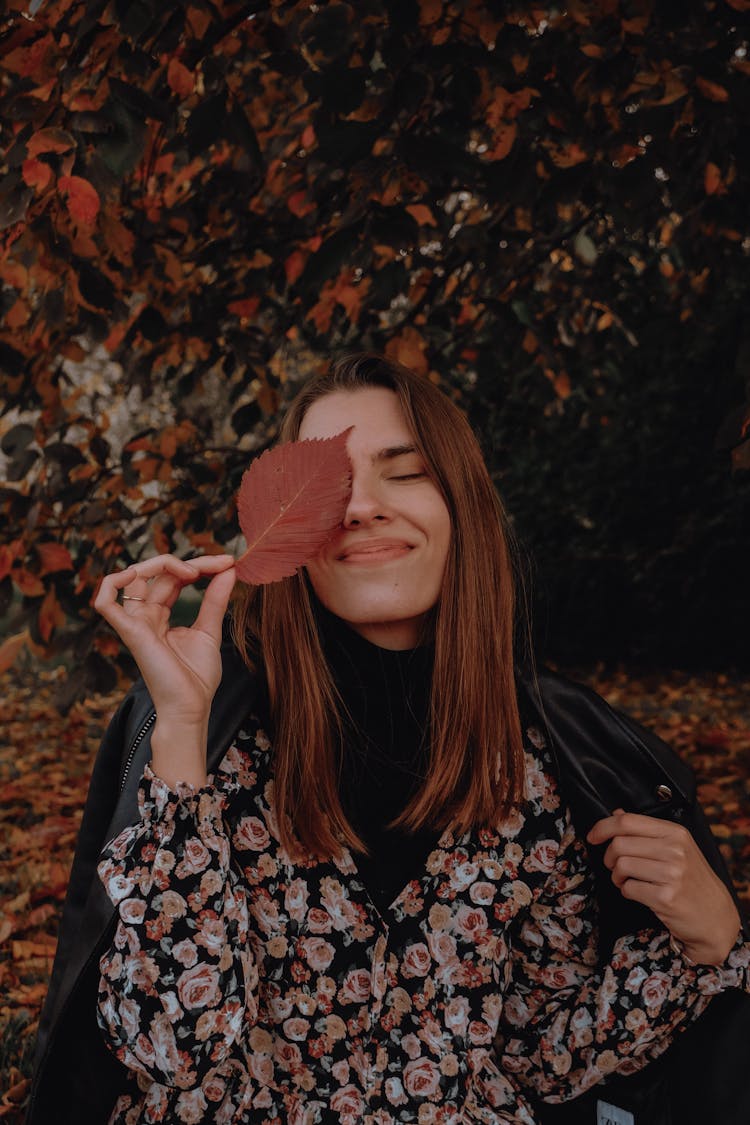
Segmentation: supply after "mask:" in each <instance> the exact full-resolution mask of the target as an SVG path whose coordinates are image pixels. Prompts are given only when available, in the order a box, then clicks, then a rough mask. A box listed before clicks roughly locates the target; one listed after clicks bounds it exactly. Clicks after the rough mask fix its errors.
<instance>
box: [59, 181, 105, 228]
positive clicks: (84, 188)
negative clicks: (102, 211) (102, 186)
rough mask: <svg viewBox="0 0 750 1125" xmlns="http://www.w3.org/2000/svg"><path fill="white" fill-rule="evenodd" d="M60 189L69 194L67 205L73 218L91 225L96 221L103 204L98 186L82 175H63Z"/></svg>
mask: <svg viewBox="0 0 750 1125" xmlns="http://www.w3.org/2000/svg"><path fill="white" fill-rule="evenodd" d="M58 184H59V187H60V191H64V192H65V193H66V194H67V197H68V198H67V205H68V211H69V213H70V217H71V219H75V221H76V222H77V223H84V224H86V225H87V226H91V224H92V223H94V222H95V221H96V216H97V215H98V214H99V207H100V206H101V203H100V200H99V196H98V194H97V191H96V188H95V187H93V186H92V185H91V184H90V183H89V182H88V180H84V179H83V177H82V176H61V177H60V179H59V180H58Z"/></svg>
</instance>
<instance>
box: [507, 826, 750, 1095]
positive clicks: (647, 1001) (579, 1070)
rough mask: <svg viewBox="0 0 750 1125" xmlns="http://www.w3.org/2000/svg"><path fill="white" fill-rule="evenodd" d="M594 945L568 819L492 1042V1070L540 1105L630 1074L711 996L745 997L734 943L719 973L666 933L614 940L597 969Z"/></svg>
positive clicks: (743, 963)
mask: <svg viewBox="0 0 750 1125" xmlns="http://www.w3.org/2000/svg"><path fill="white" fill-rule="evenodd" d="M596 941H597V932H596V906H595V899H594V893H593V878H592V876H591V872H590V868H589V864H588V862H587V857H586V852H585V847H584V845H583V843H582V842H581V841H580V840H579V839H578V837H577V835H576V833H575V830H574V828H573V826H572V824H571V823H570V821H569V819H568V822H567V826H566V828H565V830H564V834H563V837H562V839H561V843H560V851H559V854H558V857H557V862H556V864H555V867H554V870H553V871H552V873H551V874H550V876H549V878H548V879H547V881H546V884H545V886H544V889H543V891H542V893H541V894H540V896H539V898H538V899H537V900H536V901H535V902H534V903H533V904H532V905H531V907H530V910H529V913H528V915H527V916H526V918H525V919H524V921H523V922H522V923H521V924H520V926H519V927H518V930H517V932H515V934H514V935H513V945H512V950H511V977H510V982H509V984H508V988H507V991H506V995H505V1003H504V1008H503V1017H502V1027H501V1034H500V1036H499V1037H498V1040H497V1042H496V1048H497V1051H498V1054H499V1063H500V1066H501V1068H502V1069H503V1070H504V1071H505V1072H506V1073H508V1074H513V1075H514V1076H515V1077H516V1078H517V1080H518V1082H519V1083H520V1084H521V1085H522V1086H524V1087H526V1088H528V1089H530V1090H533V1091H534V1092H535V1093H536V1095H537V1096H538V1097H540V1098H542V1099H543V1100H544V1101H550V1102H557V1101H565V1100H567V1099H569V1098H573V1097H575V1096H576V1095H577V1094H580V1093H582V1092H583V1091H584V1090H585V1089H587V1088H588V1087H590V1086H592V1085H594V1084H595V1083H596V1082H598V1081H599V1080H600V1079H601V1078H603V1077H604V1076H605V1075H607V1074H611V1073H612V1072H613V1071H619V1072H620V1073H630V1072H632V1071H634V1070H637V1069H639V1068H640V1067H641V1066H643V1065H645V1063H646V1062H648V1061H649V1059H651V1058H655V1057H656V1056H657V1055H658V1054H660V1053H661V1052H662V1051H663V1050H665V1049H666V1048H667V1047H668V1045H669V1043H670V1041H671V1038H672V1036H673V1035H674V1033H675V1031H677V1029H678V1028H679V1027H680V1025H681V1024H684V1023H686V1022H687V1021H689V1020H690V1019H693V1018H695V1017H696V1016H698V1015H699V1014H700V1012H701V1011H703V1009H704V1008H705V1006H706V1005H707V1004H708V1002H709V1000H710V998H711V997H712V996H714V995H715V994H716V993H718V992H721V991H723V990H724V989H726V988H741V989H745V990H746V991H750V984H749V981H750V968H749V966H750V946H748V945H747V944H745V943H744V942H743V941H742V939H741V937H740V938H738V940H737V943H736V944H735V946H734V948H733V949H732V951H731V952H730V953H729V955H728V957H727V959H726V961H725V962H724V964H723V965H721V966H719V967H714V966H710V965H694V964H692V963H691V962H689V961H688V960H687V959H686V958H684V957H682V956H681V955H680V954H679V953H678V952H676V951H675V950H674V949H673V948H672V947H671V946H670V935H669V933H668V932H667V931H666V930H657V929H653V930H652V929H649V930H641V931H639V932H638V933H635V934H629V935H627V936H625V937H621V938H619V939H618V941H617V942H616V943H615V945H614V948H613V950H612V954H611V957H610V960H609V962H608V963H607V964H606V965H604V966H600V965H599V964H598V959H597V951H596Z"/></svg>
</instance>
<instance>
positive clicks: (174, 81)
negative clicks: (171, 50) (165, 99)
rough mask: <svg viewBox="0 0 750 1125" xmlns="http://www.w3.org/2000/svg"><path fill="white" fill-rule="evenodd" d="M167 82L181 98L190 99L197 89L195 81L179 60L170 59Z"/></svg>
mask: <svg viewBox="0 0 750 1125" xmlns="http://www.w3.org/2000/svg"><path fill="white" fill-rule="evenodd" d="M167 82H168V83H169V85H170V87H171V89H172V90H173V91H174V93H175V94H177V96H178V97H180V98H189V97H190V95H191V94H192V92H193V90H194V89H195V79H194V77H193V75H192V74H191V73H190V71H189V70H188V68H187V67H186V66H184V65H183V63H181V62H180V60H179V59H170V60H169V66H168V67H167Z"/></svg>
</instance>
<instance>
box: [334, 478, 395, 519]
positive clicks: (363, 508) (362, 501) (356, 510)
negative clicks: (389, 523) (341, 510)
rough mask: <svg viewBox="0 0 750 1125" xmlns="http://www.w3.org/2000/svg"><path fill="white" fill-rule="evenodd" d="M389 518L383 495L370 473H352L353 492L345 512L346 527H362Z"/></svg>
mask: <svg viewBox="0 0 750 1125" xmlns="http://www.w3.org/2000/svg"><path fill="white" fill-rule="evenodd" d="M387 518H388V513H387V511H386V506H385V503H384V499H383V496H382V494H381V492H380V490H379V489H378V487H377V482H376V481H374V480H373V479H372V478H371V477H370V476H369V474H367V473H360V472H358V471H357V470H356V469H355V470H354V472H353V473H352V494H351V497H350V498H349V503H348V504H347V507H346V512H345V514H344V521H343V523H344V527H346V528H351V527H361V526H363V525H366V524H369V523H372V522H373V521H375V520H385V519H387Z"/></svg>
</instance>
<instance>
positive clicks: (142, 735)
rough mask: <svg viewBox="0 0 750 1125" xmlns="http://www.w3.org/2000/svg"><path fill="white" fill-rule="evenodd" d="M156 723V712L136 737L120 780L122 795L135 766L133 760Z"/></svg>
mask: <svg viewBox="0 0 750 1125" xmlns="http://www.w3.org/2000/svg"><path fill="white" fill-rule="evenodd" d="M155 722H156V711H152V712H151V714H150V715H149V717H148V718H147V719H146V722H145V723H144V724H143V726H142V727H141V729H140V730H139V731H138V734H137V735H136V737H135V741H134V742H133V744H132V746H131V747H130V750H129V752H128V757H127V761H126V762H125V769H124V770H123V772H122V778H121V780H120V792H121V793H122V791H123V789H124V788H125V782H126V781H127V780H128V774H129V773H130V767H131V766H132V764H133V758H134V757H135V752H136V750H137V749H138V747H139V746H140V744H141V743H142V742H143V740H144V738H145V737H146V735H147V734H148V732H149V731H150V730H151V727H152V726H153V725H154V723H155Z"/></svg>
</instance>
